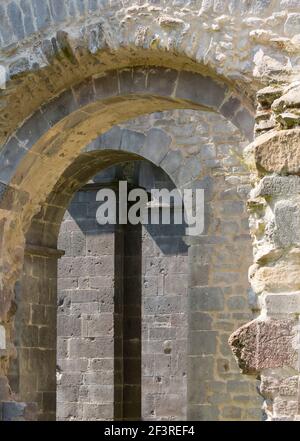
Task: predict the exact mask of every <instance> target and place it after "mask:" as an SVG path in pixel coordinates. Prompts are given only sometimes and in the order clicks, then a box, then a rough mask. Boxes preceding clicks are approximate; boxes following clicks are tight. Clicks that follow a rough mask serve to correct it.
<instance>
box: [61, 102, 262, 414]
mask: <svg viewBox="0 0 300 441" xmlns="http://www.w3.org/2000/svg"><path fill="white" fill-rule="evenodd" d="M123 128H129V129H130V130H132V131H134V133H136V134H137V135H138V134H139V133H147V131H148V130H150V129H151V128H158V129H160V130H163V131H164V132H166V134H167V136H169V137H170V138H171V149H173V150H174V151H175V152H176V151H180V152H181V153H182V154H183V155H184V158H185V163H186V164H187V163H188V164H189V173H190V175H191V177H194V176H197V179H198V181H197V185H198V186H199V188H204V190H205V231H204V234H203V235H202V236H201V237H198V238H187V239H185V240H184V242H185V243H184V242H183V241H182V239H181V238H180V237H179V235H178V232H177V233H175V237H176V236H178V237H177V238H176V240H173V239H172V240H167V241H166V240H165V238H164V235H165V232H164V233H163V234H162V232H161V231H159V228H156V227H153V230H152V231H151V228H149V229H148V230H147V229H144V231H143V233H142V237H143V240H142V255H143V260H142V277H143V279H142V293H143V299H144V300H143V302H144V303H143V309H142V319H143V322H142V323H143V325H142V365H143V370H142V417H143V418H145V419H184V418H185V417H187V418H189V419H196V420H197V419H200V420H201V419H204V420H210V419H213V420H215V419H220V420H228V419H229V420H240V419H241V420H245V419H247V420H251V419H258V420H260V419H261V418H262V411H261V400H260V397H259V396H258V394H257V390H256V387H257V384H256V381H255V378H253V379H252V378H251V377H243V376H241V374H240V372H239V369H238V367H237V366H236V363H235V360H234V358H233V356H232V353H231V351H230V349H229V347H228V343H227V340H228V337H229V336H230V334H231V333H232V331H233V330H234V329H236V328H237V327H239V326H240V325H241V324H242V323H245V321H249V320H251V319H253V318H254V317H255V316H256V315H257V311H258V306H257V302H256V297H255V295H254V293H253V292H252V291H251V289H250V286H249V284H248V280H247V269H248V266H249V264H250V262H251V258H252V251H251V240H250V236H249V234H248V217H247V213H246V209H245V200H246V198H247V194H248V192H249V190H250V184H249V175H248V173H247V172H246V171H245V169H244V167H243V163H242V161H241V156H240V155H241V152H242V149H243V147H244V146H245V141H244V140H243V138H241V135H240V134H239V132H238V131H237V129H235V128H234V127H233V126H232V125H231V124H230V123H228V122H226V121H225V120H224V119H223V118H221V117H220V116H217V115H214V114H205V113H203V112H195V111H181V110H180V111H173V112H162V113H156V114H152V115H150V116H147V117H142V118H137V119H135V120H133V121H130V122H128V123H126V124H124V125H123V126H120V129H123ZM169 165H170V164H169ZM178 174H179V175H180V168H179V169H178ZM154 181H155V179H154ZM63 225H64V224H63ZM62 228H64V227H62ZM172 234H174V231H173V233H172ZM170 250H171V253H170V256H172V258H170V256H168V253H169V252H170ZM174 390H176V391H178V394H177V392H176V393H175V394H174ZM185 396H186V400H185V399H180V397H185Z"/></svg>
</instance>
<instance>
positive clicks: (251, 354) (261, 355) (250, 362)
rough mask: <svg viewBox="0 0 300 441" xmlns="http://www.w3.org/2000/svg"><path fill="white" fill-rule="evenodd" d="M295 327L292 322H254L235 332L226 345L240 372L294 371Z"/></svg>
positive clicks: (295, 362) (296, 354)
mask: <svg viewBox="0 0 300 441" xmlns="http://www.w3.org/2000/svg"><path fill="white" fill-rule="evenodd" d="M295 326H296V322H295V321H293V320H271V319H268V320H264V321H262V320H260V319H256V320H253V321H252V322H250V323H248V324H247V325H244V326H242V327H241V328H239V329H238V330H237V331H235V332H234V333H233V334H232V335H231V336H230V338H229V341H228V342H229V345H230V347H231V349H232V352H233V354H234V356H235V357H236V359H237V361H238V364H239V367H240V369H241V370H242V372H243V373H247V374H258V373H260V372H261V371H262V370H264V369H272V368H279V367H284V366H289V367H292V368H295V367H296V365H297V362H298V353H297V349H296V347H295V345H294V340H295V337H296V335H297V334H296V329H295Z"/></svg>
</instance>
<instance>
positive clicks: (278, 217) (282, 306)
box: [229, 14, 300, 421]
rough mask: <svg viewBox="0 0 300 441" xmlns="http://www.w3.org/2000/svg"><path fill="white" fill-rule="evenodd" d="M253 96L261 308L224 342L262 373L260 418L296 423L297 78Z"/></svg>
mask: <svg viewBox="0 0 300 441" xmlns="http://www.w3.org/2000/svg"><path fill="white" fill-rule="evenodd" d="M296 15H297V14H291V15H290V16H289V19H288V20H287V23H294V24H295V25H296ZM286 27H287V28H289V25H288V24H286ZM289 29H290V28H289ZM257 101H258V112H257V121H258V123H257V125H256V133H257V137H256V139H255V140H254V141H253V143H252V144H250V146H248V147H247V148H246V150H245V153H244V158H245V162H246V163H247V165H248V166H249V168H250V170H251V171H252V173H253V175H252V176H253V179H252V184H253V189H252V190H251V192H250V196H249V200H248V208H249V212H250V221H249V223H250V231H251V235H252V238H253V247H254V261H255V263H254V264H253V265H252V266H251V267H250V269H249V280H250V282H251V285H252V289H253V291H254V292H255V293H256V294H259V299H258V302H259V305H260V308H261V314H260V316H259V317H258V318H257V319H255V320H254V321H252V322H250V323H248V324H246V325H244V326H242V327H241V328H239V329H238V330H237V331H235V332H234V333H233V334H232V335H231V336H230V339H229V344H230V345H231V348H232V351H233V353H234V355H235V356H236V358H237V360H238V363H239V366H240V368H241V369H242V371H243V372H245V373H250V374H256V375H260V376H261V385H260V393H261V395H262V396H263V397H264V399H265V402H264V411H265V414H266V416H267V419H268V420H272V421H286V420H287V421H291V420H295V421H297V420H299V396H300V395H299V366H300V365H299V341H300V340H299V330H300V328H299V312H300V302H299V288H300V286H299V282H298V279H299V268H300V266H299V263H300V261H299V257H300V253H299V227H300V215H299V153H298V150H299V134H300V131H299V121H300V120H299V106H300V94H299V82H297V81H295V82H294V83H293V82H292V83H291V84H289V85H286V86H284V85H282V84H278V85H276V84H274V85H272V86H268V87H266V88H263V89H262V90H260V91H258V93H257ZM261 121H269V123H268V124H265V123H264V124H263V125H262V124H261Z"/></svg>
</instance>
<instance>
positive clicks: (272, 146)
mask: <svg viewBox="0 0 300 441" xmlns="http://www.w3.org/2000/svg"><path fill="white" fill-rule="evenodd" d="M299 139H300V130H298V129H292V130H288V131H285V130H281V131H279V132H270V133H266V134H264V135H261V136H259V137H258V138H257V139H256V140H255V141H254V142H253V143H252V144H251V145H250V146H249V147H248V148H247V150H246V152H245V158H246V161H247V163H248V164H249V165H252V167H254V168H256V169H257V171H258V172H259V173H266V172H267V173H278V174H283V175H290V174H291V175H293V174H294V175H295V174H299V173H300V160H299V159H300V158H299Z"/></svg>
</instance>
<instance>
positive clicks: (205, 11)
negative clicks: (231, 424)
mask: <svg viewBox="0 0 300 441" xmlns="http://www.w3.org/2000/svg"><path fill="white" fill-rule="evenodd" d="M299 12H300V11H299V5H298V2H297V1H294V0H254V1H253V2H249V1H247V0H243V1H239V2H237V1H235V0H229V1H228V2H227V1H219V0H214V1H213V0H211V1H210V0H196V1H188V2H187V1H181V0H173V1H171V0H165V1H163V0H161V1H160V0H153V1H149V2H148V3H143V2H136V4H134V5H132V2H131V1H128V2H124V1H123V2H122V4H121V3H120V2H118V1H116V2H115V1H108V0H107V1H105V0H95V1H93V2H91V1H87V0H83V1H77V0H76V1H75V0H70V1H68V2H59V1H55V0H40V1H39V0H33V1H32V2H29V1H26V0H20V1H19V0H16V1H9V0H5V1H3V2H1V6H0V43H1V50H0V63H1V64H2V65H4V66H5V67H6V70H7V88H6V90H1V96H0V98H1V104H0V105H1V118H0V141H1V144H2V145H4V144H5V142H6V140H7V139H8V138H9V136H10V135H11V134H13V133H14V132H15V130H16V128H17V127H21V128H23V127H22V124H23V122H24V121H25V120H26V118H28V117H29V116H30V115H32V114H33V113H34V112H35V111H36V110H37V109H39V108H40V106H43V105H44V104H45V103H47V102H48V101H49V100H50V99H52V98H53V97H55V96H56V95H58V94H59V93H60V92H61V91H63V90H66V89H68V88H69V87H70V86H71V85H74V84H76V83H79V82H80V81H82V80H84V79H85V78H87V77H89V76H90V75H96V76H101V75H103V74H104V72H105V71H108V70H111V69H116V68H122V67H124V66H128V65H129V66H132V65H140V66H143V65H152V66H154V65H157V66H162V65H163V66H165V67H172V68H177V69H181V68H182V67H183V66H184V67H185V68H186V69H187V70H192V71H194V72H202V73H205V74H210V75H212V76H216V75H219V76H220V78H222V77H223V78H222V80H224V82H225V83H227V84H229V85H230V87H232V89H234V90H235V91H238V92H239V94H240V100H237V101H238V102H237V101H236V98H231V99H230V100H229V102H230V105H229V108H230V111H229V113H228V114H226V110H227V109H228V108H227V106H225V109H223V110H224V113H223V114H224V115H225V116H226V117H228V118H229V119H230V118H231V119H232V116H235V117H236V118H235V119H236V122H238V123H239V124H240V125H239V124H238V125H239V126H241V127H243V123H245V118H246V128H247V118H248V115H247V112H246V115H247V116H246V117H245V109H243V108H242V109H240V110H239V111H237V107H239V106H240V102H241V101H243V102H244V104H245V106H246V107H248V108H251V107H252V105H253V98H254V95H255V94H256V92H257V91H258V89H259V88H260V87H262V85H266V86H267V85H270V84H271V85H272V87H274V86H275V89H276V88H277V86H279V91H275V94H274V91H271V97H272V99H271V102H269V98H270V94H269V92H268V91H267V92H266V91H265V92H264V93H263V94H262V98H263V101H262V102H263V104H262V103H260V105H261V107H258V110H257V134H259V133H261V131H264V130H269V129H271V131H272V133H271V134H270V136H267V138H263V139H259V138H258V141H257V143H256V144H255V145H254V147H255V148H254V150H252V152H253V151H254V160H253V155H252V160H251V161H250V162H252V165H251V167H252V170H253V171H254V174H255V178H254V182H253V184H254V187H255V188H256V187H257V188H256V190H255V192H254V196H255V197H254V199H256V195H257V194H260V193H259V192H260V191H261V187H263V186H264V185H263V184H264V182H265V181H262V182H260V179H261V178H262V177H263V175H264V174H266V175H274V176H271V184H268V186H269V187H268V189H267V190H266V189H265V188H264V189H263V193H262V194H261V196H262V198H260V199H259V202H257V200H254V201H252V200H251V201H250V203H249V207H250V208H251V209H252V210H253V216H252V218H251V222H252V233H251V234H252V237H253V240H254V242H255V247H256V246H257V245H258V246H260V245H261V244H262V245H266V247H265V250H264V251H263V252H262V254H260V253H258V257H255V266H254V267H252V268H251V273H250V276H251V281H253V288H254V291H256V293H257V294H262V296H261V303H260V306H261V307H262V314H261V317H260V320H259V321H255V322H254V324H253V323H251V325H249V326H247V327H245V328H242V329H241V330H240V331H239V333H238V334H234V335H233V337H232V340H231V343H232V345H233V348H234V352H235V354H236V356H237V358H238V359H239V363H240V367H241V368H242V369H243V371H244V372H247V373H252V374H253V375H257V374H261V372H262V371H264V369H265V374H266V377H267V378H270V379H271V380H270V381H269V383H268V381H266V382H264V381H263V383H262V386H263V387H262V390H263V391H264V393H265V397H266V400H267V401H266V405H267V407H268V409H267V410H268V414H269V418H270V419H272V418H273V417H274V418H275V419H276V418H278V419H280V418H283V419H289V418H291V419H295V418H297V414H298V413H299V412H298V407H299V397H297V394H298V396H299V387H298V385H297V377H298V374H299V357H298V355H297V349H296V348H297V338H298V330H297V329H298V328H297V326H298V324H297V323H298V322H297V320H298V316H299V304H298V303H299V297H298V289H299V286H298V284H297V279H298V274H299V268H298V258H297V252H298V241H297V237H296V235H295V234H294V232H295V231H297V229H298V225H299V222H298V214H297V213H298V199H297V194H298V190H295V188H296V189H297V182H296V181H297V179H296V178H297V174H298V169H297V167H298V165H297V164H298V155H297V153H298V149H299V142H298V135H299V134H298V130H293V127H299V117H298V114H297V108H298V107H299V99H298V98H297V97H299V91H297V89H296V88H295V89H294V90H292V91H290V93H289V90H288V87H287V86H289V84H290V83H291V82H292V81H293V80H297V79H298V78H299V32H300V31H299ZM287 94H288V97H285V99H284V100H283V101H281V100H279V101H277V98H279V97H280V96H281V95H287ZM85 96H86V95H85ZM266 96H267V98H266ZM241 97H242V98H241ZM258 101H259V94H258ZM273 101H274V102H275V101H277V103H276V104H274V106H273V105H272V108H271V104H272V102H273ZM227 104H229V103H227ZM278 104H279V106H277V105H278ZM126 105H127V111H128V109H129V107H128V104H127V103H126ZM118 107H119V106H118ZM143 107H145V102H144V103H143V106H141V107H140V108H139V109H138V111H139V112H141V111H142V108H143ZM157 108H158V107H157V106H156V109H157ZM232 109H234V110H233V113H232ZM106 110H107V109H106ZM148 110H151V109H150V107H149V108H148ZM152 110H153V108H152ZM159 110H161V108H160V109H159ZM285 110H287V112H285ZM290 110H292V111H290ZM114 112H115V115H117V116H118V115H119V114H118V112H119V109H118V112H116V109H114ZM137 113H138V112H137ZM124 114H125V112H124ZM124 114H123V116H124ZM56 116H57V117H58V114H56ZM52 117H53V115H52ZM58 119H59V118H58ZM98 120H99V118H98ZM41 121H43V118H40V119H39V118H37V119H35V118H33V119H32V120H31V121H30V120H29V121H28V124H27V127H26V128H25V131H24V130H23V134H22V130H21V131H20V133H19V135H20V139H14V138H12V139H11V141H10V142H9V143H8V144H7V145H5V147H4V148H3V149H2V150H1V154H0V164H1V167H0V179H1V211H0V215H1V224H0V231H1V241H0V245H1V268H3V272H2V273H1V279H0V281H1V285H0V287H1V302H0V313H1V324H0V344H1V346H0V351H1V359H0V369H1V376H0V391H1V400H4V401H5V400H8V399H11V394H10V389H9V387H8V382H7V374H8V367H9V359H12V358H13V357H14V356H15V345H14V329H13V328H14V327H13V316H14V314H15V300H16V299H17V297H16V293H15V284H16V282H20V280H21V275H20V272H21V268H22V266H23V255H24V243H25V241H24V235H25V234H26V231H27V230H28V228H29V225H30V220H31V218H32V216H33V215H34V214H36V213H37V212H38V211H39V209H40V207H41V205H42V202H41V201H42V200H43V197H45V198H46V196H47V191H45V192H44V194H43V195H42V197H40V196H39V197H36V193H37V189H38V190H40V189H41V187H42V179H40V177H41V176H42V177H43V176H47V187H48V189H49V188H50V186H51V185H54V183H55V180H57V176H54V175H55V171H56V170H57V169H59V167H61V164H62V163H63V162H64V161H63V159H62V158H63V156H59V155H57V157H54V161H53V162H51V158H50V157H48V156H47V155H46V157H39V156H34V155H30V154H29V152H28V150H27V149H29V147H31V146H32V145H34V144H36V142H37V140H38V138H39V137H41V136H42V134H44V133H45V132H47V131H49V132H50V127H52V125H53V124H55V122H54V121H57V120H56V119H54V120H53V119H52V118H50V119H49V120H48V121H47V122H46V123H45V121H44V125H43V124H42V125H39V122H41ZM114 121H115V119H114ZM73 122H74V121H73ZM30 123H31V125H30ZM108 126H110V123H109V124H108ZM32 127H33V128H34V133H33V131H32ZM248 129H249V127H248ZM278 129H284V133H278ZM251 130H252V128H251V127H250V132H251ZM49 134H50V133H49ZM287 146H288V147H287ZM252 147H253V146H252ZM57 148H58V149H60V148H61V147H59V145H57ZM289 148H291V150H288V149H289ZM74 150H75V149H74ZM291 152H292V153H291ZM77 153H78V152H77ZM77 153H76V154H77ZM64 154H65V152H64ZM76 154H74V155H73V156H72V159H73V160H74V157H75V156H76ZM23 156H25V159H26V160H25V164H26V167H25V168H23V169H22V173H21V175H22V179H20V180H19V181H17V183H16V182H11V177H12V176H13V175H14V173H15V171H16V169H17V166H18V164H19V162H20V161H21V159H22V157H23ZM50 156H51V155H50ZM250 156H251V155H250ZM33 158H35V159H37V160H38V162H39V163H38V164H37V169H36V170H37V171H40V173H41V175H39V173H35V174H36V176H39V177H38V179H37V182H35V181H34V179H33V176H34V175H35V174H30V169H31V166H32V162H31V161H32V160H33ZM52 159H53V157H52ZM208 161H209V160H208ZM43 165H44V167H43ZM196 170H197V167H196ZM231 171H232V173H230V176H234V175H235V172H236V171H237V172H238V170H235V168H234V167H233V168H232V170H231ZM196 173H197V172H196ZM293 175H296V176H293ZM267 177H268V179H270V176H267ZM19 178H20V176H19ZM23 178H24V179H23ZM26 178H28V180H29V182H30V184H28V182H27V185H26ZM51 178H53V181H51ZM228 178H229V176H228ZM281 178H287V179H285V180H282V179H281ZM232 179H233V180H232ZM232 179H231V178H230V181H231V182H234V178H232ZM239 179H240V177H239ZM276 179H277V181H276ZM278 179H279V180H278ZM230 181H229V180H227V182H228V183H229V182H230ZM24 182H25V183H24ZM218 182H219V181H218ZM222 182H223V181H222V180H221V183H222ZM266 182H268V181H266ZM278 182H279V183H280V185H279V186H284V185H285V186H286V187H285V188H286V192H283V193H282V192H281V190H278ZM50 183H51V185H50ZM232 185H233V184H232ZM270 185H271V187H272V188H271V190H270ZM257 192H258V193H257ZM233 193H234V191H233ZM265 196H266V197H265ZM35 198H36V199H37V201H38V202H36V205H35V203H34V199H35ZM228 202H230V204H228V205H229V206H230V205H231V202H233V201H228ZM234 202H235V201H234ZM215 205H216V208H217V209H218V204H217V203H216V204H215ZM282 206H283V209H281V208H282ZM235 207H236V204H235ZM286 209H288V212H289V213H290V214H291V217H290V220H289V221H288V222H287V220H284V222H282V216H281V214H282V213H285V211H286ZM232 212H234V210H233V211H232V210H231V209H230V213H232ZM275 214H276V216H275ZM265 217H266V218H265ZM275 217H276V220H275V219H274V218H275ZM260 218H265V219H263V220H262V222H260V221H258V222H257V219H260ZM291 219H292V220H291ZM232 220H233V219H231V220H230V222H231V221H232ZM260 220H261V219H260ZM234 221H235V220H234ZM286 225H292V227H288V231H290V236H289V238H286V231H285V230H286ZM265 227H266V228H265ZM274 228H275V230H276V234H274V231H273V230H274ZM277 229H279V230H280V231H282V232H283V233H284V234H281V233H280V235H278V232H277ZM235 236H236V235H235V233H233V234H232V235H231V244H232V242H233V238H234V237H235ZM279 236H281V238H279V239H278V237H279ZM283 236H284V237H285V238H284V239H282V237H283ZM270 240H271V242H272V241H275V242H277V244H276V246H275V247H274V246H273V245H274V244H271V246H270ZM287 244H288V245H287ZM223 246H225V245H223ZM198 248H199V247H198ZM191 249H192V255H193V253H194V252H195V253H196V250H197V245H195V244H193V245H191ZM266 249H267V251H266ZM274 250H275V252H274ZM277 258H278V259H277ZM200 261H201V260H200V256H199V255H197V262H200ZM273 278H274V279H273ZM257 280H258V281H259V283H257ZM262 280H263V282H262ZM266 280H267V281H268V283H269V282H270V284H269V285H268V283H265V281H266ZM272 280H273V281H274V283H273V284H272V283H271V281H272ZM286 280H288V282H286ZM282 281H284V282H282ZM196 286H197V285H196ZM287 293H288V295H287V296H286V295H285V294H287ZM198 294H199V293H198ZM275 294H276V295H275ZM278 294H279V295H278ZM194 300H196V298H195V299H194ZM279 300H280V301H279ZM193 304H194V303H193ZM201 307H203V305H202V306H201ZM206 308H207V306H206ZM270 318H272V320H269V319H270ZM277 320H279V321H277ZM274 322H275V323H274ZM273 325H274V327H273ZM277 325H278V326H277ZM197 329H198V328H197ZM278 329H279V331H278V336H279V337H280V338H276V339H270V338H269V336H270V335H273V334H274V333H275V331H276V330H278ZM261 331H263V332H261ZM257 334H259V335H260V336H262V338H261V340H260V341H259V344H258V343H257V339H255V338H254V337H253V336H255V335H257ZM249 335H250V336H251V338H250V337H249V338H248V336H249ZM276 335H277V334H276ZM241 337H242V340H243V343H241V340H240V339H241ZM253 338H254V340H253ZM277 340H278V342H279V349H278V347H277V346H276V341H277ZM198 342H199V340H198ZM266 342H270V346H269V345H268V344H266ZM265 347H266V350H263V348H265ZM241 348H242V350H241ZM276 348H277V349H276ZM286 348H289V349H288V350H287V349H286ZM280 353H282V354H284V357H282V356H280V355H279V354H280ZM253 354H254V355H253ZM268 354H277V355H276V357H269V356H266V355H268ZM228 356H229V355H228ZM193 357H194V358H195V360H196V358H197V357H196V356H192V357H191V358H193ZM202 359H204V358H203V357H202ZM245 359H247V362H245ZM262 359H265V360H267V363H265V364H264V363H262ZM199 360H200V357H198V359H197V363H199ZM286 360H288V361H287V362H286ZM197 363H196V364H197ZM270 367H272V369H278V371H276V372H275V376H274V378H272V375H270V371H269V368H270ZM290 368H291V369H292V370H290ZM199 371H200V369H199V366H198V365H197V366H196V368H195V369H194V374H193V375H194V377H195V378H196V373H197V372H199ZM294 374H295V375H294ZM268 384H270V385H271V387H269V388H268V387H267V386H268ZM287 384H288V387H287ZM284 397H288V398H284ZM270 398H271V400H270ZM193 402H194V404H195V406H194V411H195V414H197V415H198V416H199V411H200V410H201V412H202V411H203V412H204V413H206V412H207V411H210V409H209V406H208V407H207V406H206V407H204V406H202V405H201V406H200V405H199V400H198V398H197V399H195V400H194V401H193ZM273 402H274V403H275V402H276V403H275V405H274V406H273ZM197 403H198V404H197ZM270 403H272V404H270ZM277 404H278V405H277ZM9 407H10V406H8V408H9ZM17 407H18V406H17ZM210 407H211V406H210ZM25 408H26V405H22V406H20V407H19V408H18V409H17V413H18V412H20V413H22V412H23V410H24V409H25ZM22 409H23V410H22ZM196 409H198V410H197V411H196ZM208 413H209V412H208Z"/></svg>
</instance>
